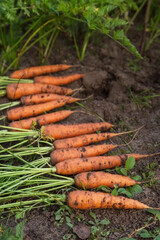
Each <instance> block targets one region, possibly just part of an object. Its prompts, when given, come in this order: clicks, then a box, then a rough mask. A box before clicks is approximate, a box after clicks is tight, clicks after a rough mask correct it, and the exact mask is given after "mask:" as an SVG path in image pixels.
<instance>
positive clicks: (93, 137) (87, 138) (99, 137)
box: [54, 131, 133, 149]
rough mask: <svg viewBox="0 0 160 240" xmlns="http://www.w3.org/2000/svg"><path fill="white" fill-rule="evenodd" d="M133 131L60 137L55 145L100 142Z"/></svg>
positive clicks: (64, 145) (82, 144) (80, 145)
mask: <svg viewBox="0 0 160 240" xmlns="http://www.w3.org/2000/svg"><path fill="white" fill-rule="evenodd" d="M131 132H133V131H128V132H122V133H94V134H85V135H82V136H77V137H72V138H66V139H60V140H55V141H54V146H55V148H56V149H60V148H74V147H82V146H86V145H89V144H92V143H96V142H100V141H103V140H105V139H110V138H112V137H116V136H120V135H122V134H127V133H131Z"/></svg>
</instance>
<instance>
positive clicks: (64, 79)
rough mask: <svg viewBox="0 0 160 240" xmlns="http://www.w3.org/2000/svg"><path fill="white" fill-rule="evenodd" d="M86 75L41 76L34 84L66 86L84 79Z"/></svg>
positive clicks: (35, 79) (36, 78)
mask: <svg viewBox="0 0 160 240" xmlns="http://www.w3.org/2000/svg"><path fill="white" fill-rule="evenodd" d="M84 75H85V74H77V73H76V74H72V75H68V76H58V77H53V76H39V77H35V78H34V82H40V83H45V84H53V85H66V84H68V83H71V82H74V81H76V80H78V79H80V78H82V77H84Z"/></svg>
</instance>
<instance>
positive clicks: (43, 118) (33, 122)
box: [9, 110, 78, 129]
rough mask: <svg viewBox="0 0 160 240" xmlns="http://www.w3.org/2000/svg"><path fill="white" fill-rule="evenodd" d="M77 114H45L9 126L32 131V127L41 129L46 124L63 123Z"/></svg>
mask: <svg viewBox="0 0 160 240" xmlns="http://www.w3.org/2000/svg"><path fill="white" fill-rule="evenodd" d="M75 112H78V111H70V110H63V111H58V112H53V113H48V114H43V115H40V116H38V117H32V118H28V119H24V120H20V121H13V122H11V123H10V124H9V126H10V127H13V128H22V129H31V127H32V126H35V127H39V126H43V125H45V124H49V123H54V122H58V121H61V120H63V119H65V118H67V117H68V116H70V115H71V114H72V113H75Z"/></svg>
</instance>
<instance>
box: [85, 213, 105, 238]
mask: <svg viewBox="0 0 160 240" xmlns="http://www.w3.org/2000/svg"><path fill="white" fill-rule="evenodd" d="M90 216H91V217H92V218H93V220H90V221H88V223H89V224H90V225H91V236H90V238H89V239H90V240H96V239H97V240H98V239H102V240H105V239H106V238H108V236H109V234H110V231H109V229H108V227H107V226H108V225H109V224H110V221H109V220H108V219H106V218H104V219H103V220H100V219H98V218H97V217H96V214H95V213H93V212H92V211H90Z"/></svg>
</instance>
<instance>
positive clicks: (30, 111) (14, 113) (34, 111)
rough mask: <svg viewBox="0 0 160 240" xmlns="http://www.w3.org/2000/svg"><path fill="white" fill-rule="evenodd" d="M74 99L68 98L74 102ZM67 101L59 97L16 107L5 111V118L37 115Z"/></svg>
mask: <svg viewBox="0 0 160 240" xmlns="http://www.w3.org/2000/svg"><path fill="white" fill-rule="evenodd" d="M75 101H77V99H75V98H72V101H71V99H70V100H69V103H71V102H75ZM67 103H68V100H64V99H59V100H55V101H50V102H46V103H41V104H35V105H30V106H22V107H16V108H14V109H11V110H9V111H8V112H7V118H8V119H9V120H11V121H13V120H19V119H23V118H28V117H32V116H37V115H39V114H41V113H45V112H48V111H51V110H53V109H55V108H59V107H62V106H64V105H65V104H67Z"/></svg>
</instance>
